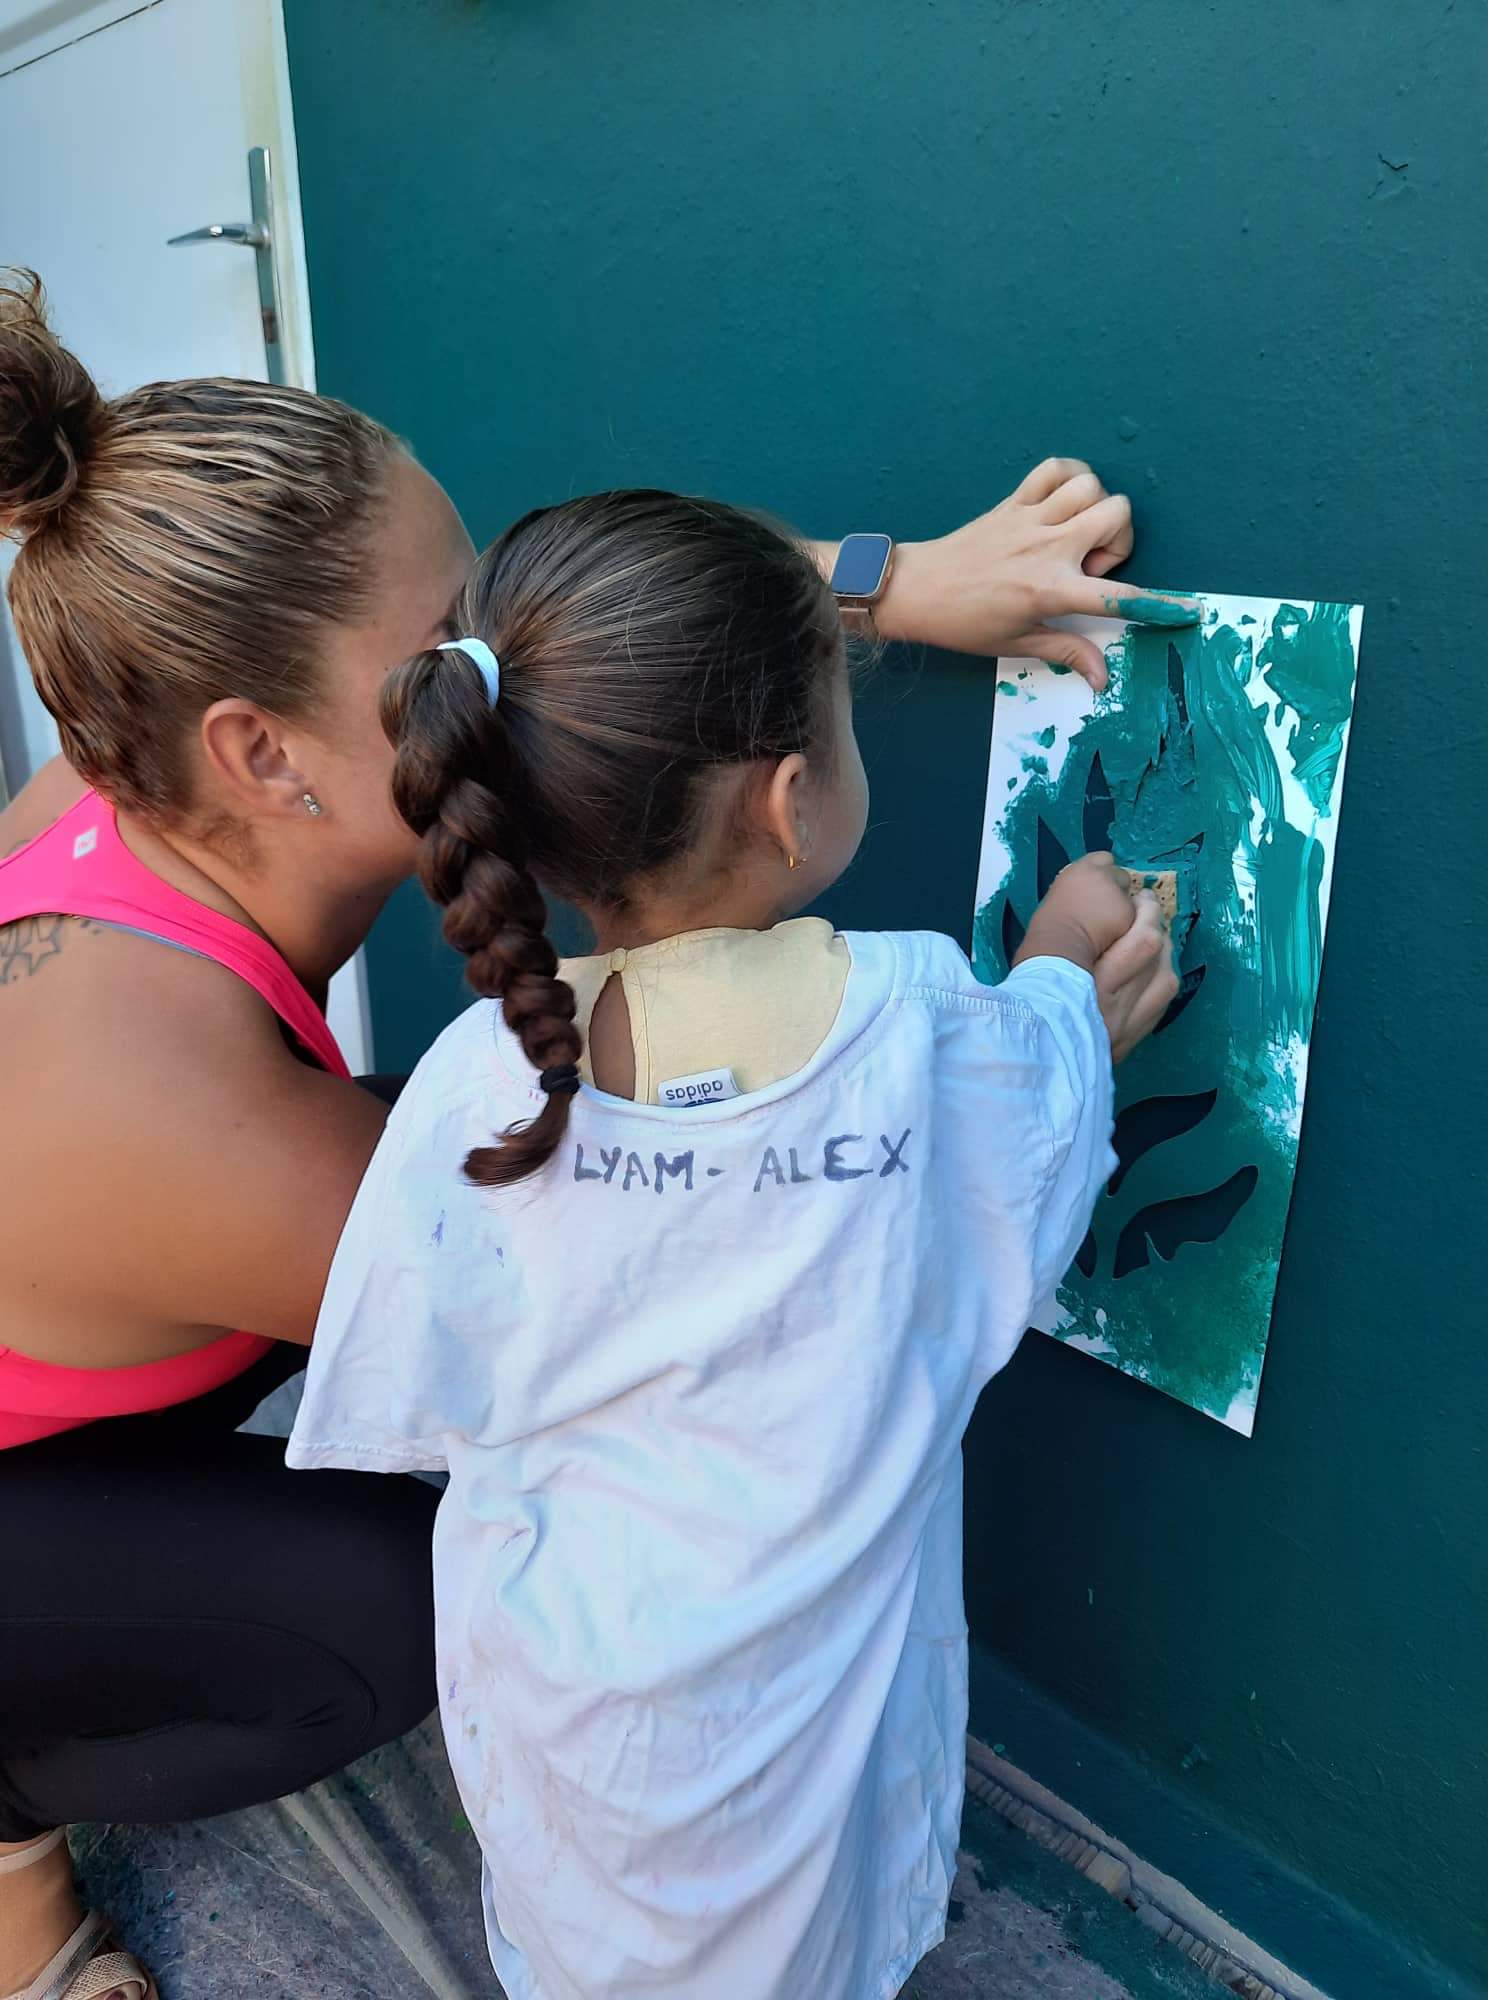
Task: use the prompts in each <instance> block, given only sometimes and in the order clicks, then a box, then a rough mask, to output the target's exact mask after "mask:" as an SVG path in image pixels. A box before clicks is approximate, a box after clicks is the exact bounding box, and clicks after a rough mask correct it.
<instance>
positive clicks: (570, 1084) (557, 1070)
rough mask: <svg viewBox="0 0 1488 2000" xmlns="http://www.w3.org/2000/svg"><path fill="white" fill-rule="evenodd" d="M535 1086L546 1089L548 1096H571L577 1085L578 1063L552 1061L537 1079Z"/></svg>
mask: <svg viewBox="0 0 1488 2000" xmlns="http://www.w3.org/2000/svg"><path fill="white" fill-rule="evenodd" d="M537 1087H538V1089H539V1090H544V1091H546V1092H547V1094H548V1096H549V1097H572V1096H573V1095H574V1093H575V1092H576V1091H577V1089H578V1087H579V1066H578V1064H577V1063H554V1065H553V1067H552V1068H551V1069H545V1070H544V1071H543V1073H542V1075H541V1076H540V1077H539V1078H538V1079H537Z"/></svg>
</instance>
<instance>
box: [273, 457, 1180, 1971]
mask: <svg viewBox="0 0 1488 2000" xmlns="http://www.w3.org/2000/svg"><path fill="white" fill-rule="evenodd" d="M456 615H457V619H458V621H459V622H458V630H459V631H460V632H461V633H462V634H464V635H467V636H464V637H461V638H459V639H457V640H455V641H453V642H452V643H451V644H450V645H448V646H443V647H440V648H437V649H435V650H432V651H428V652H424V653H421V654H419V655H417V656H416V657H415V658H414V659H412V660H410V661H408V662H407V664H406V665H404V666H403V667H401V668H400V669H398V670H397V672H395V673H394V674H393V675H392V677H391V679H390V680H389V682H388V684H387V687H386V691H385V696H384V720H385V724H386V727H387V729H388V733H389V735H390V736H391V738H392V739H393V741H394V743H395V744H396V746H397V766H396V776H395V781H394V789H395V795H396V798H397V801H398V804H399V806H400V809H401V810H402V812H403V814H404V816H405V818H406V819H407V820H408V821H409V823H410V825H411V826H412V827H413V828H414V830H415V831H416V832H418V833H419V834H421V835H422V836H423V841H424V849H423V876H424V881H425V884H426V886H427V888H428V889H429V891H430V893H431V894H432V895H433V896H434V897H435V899H436V900H437V901H438V902H439V903H441V904H442V905H443V906H444V908H445V911H446V917H445V930H446V934H447V936H448V937H449V939H450V941H451V943H453V944H454V945H455V946H456V947H457V948H458V949H459V950H460V951H462V952H464V953H465V954H466V956H467V958H468V961H469V974H470V979H471V983H472V984H473V985H474V987H475V989H476V990H477V992H478V993H480V994H482V995H484V996H486V998H485V1000H484V1001H483V1002H482V1003H481V1004H480V1005H477V1006H475V1007H473V1008H472V1009H471V1010H470V1011H469V1012H468V1013H467V1014H466V1015H465V1016H464V1017H463V1018H462V1019H461V1020H459V1021H457V1022H456V1023H455V1024H454V1025H453V1026H452V1027H451V1028H450V1029H449V1030H448V1031H447V1033H446V1034H444V1035H443V1036H442V1037H441V1039H440V1040H439V1042H438V1043H437V1044H436V1045H435V1047H434V1049H433V1050H432V1051H431V1053H430V1054H429V1056H428V1057H427V1058H426V1059H425V1061H424V1062H423V1064H422V1065H421V1066H420V1068H419V1070H418V1072H417V1074H416V1075H415V1077H414V1078H413V1080H412V1082H411V1083H410V1084H409V1086H408V1088H407V1090H406V1091H405V1093H404V1096H403V1099H402V1101H401V1103H400V1105H399V1107H398V1109H397V1111H396V1113H395V1115H394V1117H393V1120H392V1122H391V1124H390V1126H389V1128H388V1133H387V1137H386V1138H385V1140H384V1141H383V1143H382V1145H381V1147H380V1148H379V1150H378V1152H377V1155H376V1157H375V1159H374V1161H373V1164H372V1167H371V1170H370V1172H369V1174H368V1177H367V1179H366V1181H365V1183H364V1185H363V1187H362V1190H361V1193H360V1195H359V1196H358V1198H357V1202H356V1205H355V1208H354V1210H353V1212H352V1215H351V1219H350V1222H349V1224H348V1227H347V1230H346V1234H345V1236H344V1238H343V1240H342V1243H341V1247H340V1250H339V1252H338V1255H337V1257H336V1262H335V1266H334V1269H333V1271H332V1275H331V1279H330V1283H329V1287H328V1289H327V1292H326V1296H325V1302H324V1307H323V1310H322V1313H321V1319H320V1325H319V1328H318V1331H317V1334H316V1340H315V1346H314V1349H313V1354H312V1362H311V1368H310V1381H309V1387H308V1390H307V1393H306V1396H305V1400H304V1404H303V1407H302V1410H301V1414H300V1418H299V1422H298V1425H297V1427H296V1431H295V1436H294V1439H293V1441H292V1444H291V1447H290V1458H291V1462H292V1463H293V1464H296V1465H301V1466H325V1465H340V1466H355V1467H361V1468H369V1467H370V1468H382V1469H385V1470H389V1471H394V1470H399V1471H401V1470H413V1469H440V1470H443V1469H448V1472H449V1475H450V1482H449V1487H448V1491H447V1493H446V1495H445V1498H444V1501H443V1503H442V1505H441V1507H440V1511H439V1517H438V1525H437V1529H436V1535H435V1596H436V1605H437V1619H438V1628H439V1632H438V1655H439V1685H440V1696H441V1702H442V1710H443V1719H444V1728H445V1735H446V1739H447V1742H448V1745H449V1751H450V1757H451V1761H452V1763H453V1766H454V1770H455V1774H456V1777H457V1780H458V1782H459V1786H460V1791H461V1795H462V1797H463V1799H464V1802H465V1806H466V1810H467V1811H468V1813H469V1815H470V1819H471V1821H472V1823H473V1825H474V1826H475V1828H476V1830H477V1832H478V1834H479V1837H480V1840H481V1845H482V1848H483V1850H484V1854H485V1908H486V1920H487V1928H488V1933H489V1937H490V1944H491V1952H492V1957H493V1960H494V1963H495V1966H496V1969H497V1972H498V1973H499V1974H500V1977H501V1980H502V1983H503V1985H504V1986H505V1988H506V1991H507V1993H508V1995H510V1996H511V2000H621V1996H627V2000H629V1996H635V2000H640V1996H646V1997H647V2000H652V1996H659V1995H667V1996H680V1995H685V1996H688V2000H808V1996H809V2000H879V1996H889V1995H892V1994H895V1993H897V1992H898V1990H899V1988H900V1987H901V1986H902V1984H903V1982H904V1981H905V1980H906V1979H907V1978H908V1976H909V1974H910V1972H911V1971H912V1970H913V1968H914V1966H915V1964H916V1963H917V1961H918V1960H919V1959H920V1958H921V1957H922V1956H923V1954H924V1953H925V1952H927V1951H928V1950H930V1948H931V1947H932V1946H933V1945H935V1944H936V1943H937V1942H938V1941H939V1939H940V1938H941V1936H942V1935H943V1930H944V1920H945V1911H946V1902H947V1896H948V1893H949V1889H950V1884H951V1878H952V1874H953V1871H954V1867H955V1851H956V1840H957V1828H958V1822H959V1817H960V1808H961V1794H962V1742H963V1737H964V1733H965V1728H966V1629H965V1622H964V1615H963V1610H962V1603H961V1464H960V1459H961V1449H960V1448H961V1438H962V1433H963V1431H964V1430H965V1428H966V1424H967V1421H968V1419H969V1417H970V1415H971V1411H972V1407H973V1405H974V1403H975V1401H976V1398H977V1395H978V1393H979V1392H980V1390H981V1389H982V1387H983V1386H984V1384H985V1383H986V1382H987V1381H988V1379H989V1378H990V1377H991V1376H992V1375H994V1374H995V1373H996V1372H997V1370H998V1369H999V1368H1001V1367H1002V1366H1003V1364H1004V1363H1005V1362H1006V1361H1007V1359H1008V1357H1009V1356H1010V1355H1011V1353H1012V1351H1013V1349H1014V1348H1015V1346H1016V1345H1017V1342H1018V1339H1019V1336H1020V1335H1021V1333H1022V1331H1023V1329H1024V1328H1025V1326H1026V1325H1027V1324H1028V1322H1029V1319H1030V1316H1031V1315H1032V1313H1033V1312H1034V1310H1035V1308H1036V1307H1037V1306H1038V1305H1039V1304H1040V1303H1041V1302H1042V1300H1043V1299H1044V1297H1045V1296H1046V1295H1047V1294H1048V1293H1049V1292H1050V1291H1051V1289H1052V1288H1053V1286H1054V1284H1055V1283H1056V1282H1057V1280H1058V1279H1059V1277H1060V1276H1061V1275H1062V1273H1063V1271H1064V1270H1065V1268H1066V1266H1067V1265H1068V1263H1069V1261H1070V1259H1071V1258H1072V1257H1073V1255H1074V1252H1075V1249H1076V1247H1077V1246H1078V1244H1079V1242H1080V1240H1081V1237H1082V1235H1083V1233H1084V1231H1085V1228H1086V1226H1087V1224H1088V1222H1089V1219H1090V1213H1091V1209H1092V1206H1093V1203H1094V1200H1095V1196H1096V1193H1097V1191H1098V1189H1099V1188H1100V1186H1101V1184H1102V1183H1103V1182H1104V1180H1105V1179H1106V1177H1107V1176H1108V1174H1109V1173H1110V1171H1111V1169H1112V1165H1113V1162H1114V1155H1113V1153H1112V1151H1111V1146H1110V1131H1111V1058H1112V1054H1113V1053H1114V1054H1115V1055H1117V1056H1120V1055H1121V1054H1122V1053H1124V1051H1125V1050H1126V1048H1127V1047H1129V1046H1130V1044H1131V1043H1132V1042H1133V1041H1134V1040H1135V1039H1136V1038H1137V1037H1138V1036H1140V1035H1141V1034H1142V1033H1144V1032H1146V1031H1147V1030H1148V1029H1149V1028H1150V1027H1151V1026H1152V1025H1154V1024H1155V1022H1156V1020H1157V1019H1158V1018H1159V1017H1160V1015H1161V1013H1162V1011H1163V1009H1164V1007H1165V1006H1166V1005H1167V1003H1168V1001H1169V1000H1170V999H1171V997H1172V994H1173V991H1174V985H1175V982H1174V979H1173V975H1172V972H1171V969H1170V965H1169V963H1168V960H1169V958H1170V954H1169V953H1168V952H1166V951H1165V950H1164V939H1163V933H1162V926H1161V918H1160V916H1159V913H1158V910H1157V906H1156V903H1155V900H1154V899H1153V898H1152V897H1150V896H1142V897H1137V898H1135V899H1134V898H1133V897H1132V896H1131V894H1130V893H1129V891H1128V887H1127V882H1126V878H1125V877H1124V876H1122V875H1121V874H1120V872H1119V871H1118V870H1117V869H1116V868H1115V867H1114V866H1113V864H1112V863H1111V861H1110V859H1109V857H1103V856H1102V857H1091V858H1089V859H1087V860H1085V861H1083V862H1079V863H1076V864H1075V866H1074V867H1072V868H1070V869H1069V870H1067V871H1066V873H1065V874H1064V875H1063V876H1062V877H1061V879H1060V881H1059V882H1058V883H1057V884H1056V886H1055V888H1054V891H1053V893H1052V894H1051V895H1050V896H1049V898H1048V899H1047V901H1046V902H1045V904H1044V905H1043V907H1042V909H1041V910H1040V911H1039V913H1038V914H1037V915H1036V916H1035V918H1034V920H1033V923H1032V924H1031V925H1030V928H1029V931H1028V937H1027V942H1026V944H1025V946H1024V950H1023V953H1022V962H1021V963H1020V964H1019V966H1018V968H1017V970H1016V971H1015V972H1014V973H1013V974H1012V976H1011V977H1010V978H1009V979H1008V980H1007V981H1006V982H1005V983H1004V984H1003V985H1002V986H1000V987H998V988H995V989H989V988H987V987H984V986H981V985H979V984H978V983H977V982H976V981H975V980H974V979H973V978H972V976H971V974H970V971H969V969H968V967H967V963H966V960H965V958H964V957H963V955H962V954H961V952H960V951H959V950H958V949H957V947H956V946H955V945H953V944H951V943H950V942H949V941H948V940H947V939H945V938H941V937H935V936H929V935H890V934H883V933H879V934H866V935H865V934H853V935H849V936H838V935H835V934H834V933H833V931H832V929H831V926H830V925H829V924H827V923H825V922H823V921H821V920H820V919H816V918H803V917H797V916H795V915H794V913H795V912H796V911H798V910H799V909H801V908H802V907H803V906H804V905H806V904H807V903H809V902H811V901H812V900H813V899H814V898H816V897H817V896H818V895H819V894H820V893H821V892H822V891H823V890H825V889H827V888H829V887H830V885H831V884H832V883H833V882H834V881H835V880H836V878H837V877H838V876H839V875H840V874H841V872H842V870H843V869H844V868H845V867H846V866H847V864H848V862H849V861H850V860H851V859H852V856H853V853H854V851H855V849H856V848H857V846H858V843H859V840H860V839H861V837H862V833H863V827H864V820H865V816H866V811H867V788H866V784H865V781H864V776H863V766H862V762H861V759H860V757H859V754H858V749H857V745H856V742H855V741H854V737H853V728H852V715H851V699H850V690H849V677H848V670H847V665H846V662H845V658H844V648H843V640H842V631H841V623H840V620H839V616H838V612H837V609H836V606H835V604H834V602H833V599H832V598H831V596H830V594H829V593H828V591H827V589H826V587H825V586H824V585H823V583H822V581H821V579H820V577H819V575H818V574H817V572H816V571H815V569H814V568H813V566H812V564H811V562H810V561H809V559H808V557H807V556H806V555H805V554H804V553H803V552H802V551H801V550H800V549H799V548H798V547H796V546H795V545H793V544H792V543H791V542H789V541H788V540H786V539H785V538H784V537H783V536H781V535H780V534H779V533H777V532H775V531H774V530H773V529H771V528H769V527H767V526H764V525H762V524H761V523H759V522H757V521H755V520H753V519H750V518H747V517H746V516H744V515H742V514H739V513H736V512H734V511H733V510H731V509H729V508H726V507H722V506H718V505H714V504H712V503H710V502H705V501H698V500H689V499H681V498H678V497H676V496H674V495H670V494H663V493H616V494H605V495H600V496H598V497H595V498H592V499H585V500H578V501H574V502H571V503H569V504H568V505H565V506H561V507H555V508H552V509H549V510H547V511H545V512H542V513H537V514H532V515H529V516H528V517H527V518H526V519H525V520H523V521H521V522H519V523H518V524H517V526H516V527H514V528H513V529H512V530H511V531H510V532H509V533H508V534H507V535H505V536H504V537H503V538H502V539H501V540H500V541H499V542H497V543H496V544H495V546H494V547H492V548H491V549H489V550H488V551H487V552H486V554H485V555H484V556H483V557H482V558H481V560H480V562H479V563H478V564H477V566H476V569H475V571H474V573H473V575H472V577H471V580H470V582H469V585H468V586H467V588H466V590H465V592H464V594H463V596H462V598H461V600H460V603H459V605H458V608H457V614H456ZM545 891H546V892H549V893H551V894H553V895H556V896H559V897H563V898H565V899H567V900H568V901H570V902H572V903H575V904H577V905H578V906H579V907H580V909H582V910H583V911H584V912H585V914H586V915H587V917H588V918H589V920H590V922H591V923H592V925H593V928H594V932H595V936H596V940H597V950H596V954H595V955H594V956H592V957H588V958H583V959H579V960H576V961H571V962H569V963H567V964H565V965H563V966H562V967H560V966H559V964H558V961H557V959H556V957H555V954H554V951H553V947H552V945H551V944H550V943H549V942H548V941H547V938H546V936H545V935H544V925H545V911H544V902H543V895H544V892H545Z"/></svg>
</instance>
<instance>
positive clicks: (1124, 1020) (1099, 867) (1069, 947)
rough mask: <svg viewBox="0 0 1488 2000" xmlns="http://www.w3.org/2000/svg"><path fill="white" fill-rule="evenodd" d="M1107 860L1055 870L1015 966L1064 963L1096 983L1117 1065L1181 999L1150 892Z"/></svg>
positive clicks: (1090, 858) (1168, 942) (1097, 857)
mask: <svg viewBox="0 0 1488 2000" xmlns="http://www.w3.org/2000/svg"><path fill="white" fill-rule="evenodd" d="M1131 881H1132V878H1131V876H1130V875H1129V874H1128V873H1127V871H1126V870H1125V869H1124V868H1118V867H1117V865H1116V863H1115V862H1114V861H1113V860H1112V858H1111V856H1110V855H1109V854H1087V855H1086V856H1085V857H1084V858H1083V859H1082V860H1080V861H1072V862H1071V863H1070V865H1069V867H1068V868H1063V869H1061V870H1060V872H1059V874H1058V875H1057V876H1056V877H1055V879H1054V884H1053V887H1052V888H1051V889H1050V891H1049V893H1048V895H1047V896H1045V898H1044V900H1043V902H1042V903H1040V904H1039V906H1038V908H1037V909H1036V910H1035V911H1034V913H1033V920H1032V922H1031V923H1030V924H1029V926H1028V931H1027V934H1026V935H1025V937H1024V939H1023V943H1022V946H1021V947H1020V949H1019V951H1018V955H1017V957H1016V959H1015V960H1014V963H1015V964H1018V965H1021V964H1022V962H1023V961H1024V959H1028V958H1066V959H1068V960H1069V961H1070V962H1071V963H1072V964H1074V965H1079V966H1083V967H1084V969H1085V970H1086V971H1087V972H1089V973H1091V974H1092V975H1093V976H1094V979H1095V991H1096V998H1097V1000H1098V1001H1099V1003H1100V1010H1101V1015H1102V1018H1103V1019H1104V1021H1105V1024H1106V1031H1107V1033H1108V1034H1109V1035H1110V1037H1111V1059H1112V1061H1113V1062H1121V1061H1122V1060H1123V1059H1124V1058H1125V1057H1126V1056H1129V1055H1130V1054H1131V1052H1132V1050H1133V1049H1134V1048H1135V1047H1136V1045H1137V1043H1138V1042H1140V1041H1141V1040H1142V1039H1143V1037H1144V1036H1146V1035H1150V1034H1151V1033H1152V1030H1153V1029H1154V1028H1155V1027H1156V1026H1157V1024H1158V1022H1159V1021H1160V1020H1161V1019H1162V1017H1163V1015H1164V1014H1165V1013H1166V1012H1167V1010H1168V1008H1169V1007H1170V1006H1171V1005H1172V1002H1173V998H1174V996H1175V995H1176V993H1177V991H1178V975H1177V973H1176V972H1175V971H1174V969H1173V950H1172V938H1171V936H1170V934H1169V931H1168V927H1167V923H1166V921H1165V919H1164V917H1163V913H1162V905H1161V904H1160V903H1159V902H1158V900H1157V898H1156V896H1154V895H1153V893H1152V891H1151V890H1150V889H1143V890H1141V891H1140V892H1139V893H1138V894H1137V895H1135V896H1134V895H1133V894H1132V890H1131Z"/></svg>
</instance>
